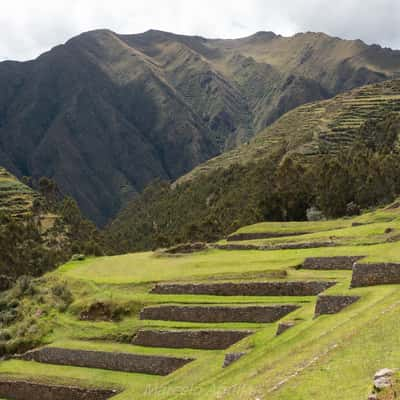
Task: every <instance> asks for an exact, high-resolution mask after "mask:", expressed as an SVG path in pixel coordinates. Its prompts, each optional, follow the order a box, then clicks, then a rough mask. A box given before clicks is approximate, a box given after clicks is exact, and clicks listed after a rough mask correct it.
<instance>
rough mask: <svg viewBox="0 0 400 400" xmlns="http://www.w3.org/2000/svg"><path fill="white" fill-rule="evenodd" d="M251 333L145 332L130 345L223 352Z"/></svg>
mask: <svg viewBox="0 0 400 400" xmlns="http://www.w3.org/2000/svg"><path fill="white" fill-rule="evenodd" d="M253 333H254V332H253V331H232V330H200V329H199V330H168V331H167V330H150V329H149V330H147V329H143V330H140V331H138V332H137V333H136V335H135V336H134V338H133V340H132V344H134V345H137V346H147V347H166V348H175V349H178V348H188V349H189V348H190V349H201V350H225V349H227V348H228V347H230V346H232V345H233V344H235V343H237V342H238V341H240V340H242V339H244V338H245V337H247V336H249V335H251V334H253Z"/></svg>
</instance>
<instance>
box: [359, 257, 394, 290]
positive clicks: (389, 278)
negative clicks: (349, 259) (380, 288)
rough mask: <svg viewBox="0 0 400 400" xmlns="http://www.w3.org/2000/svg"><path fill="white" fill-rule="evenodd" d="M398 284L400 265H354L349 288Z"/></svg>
mask: <svg viewBox="0 0 400 400" xmlns="http://www.w3.org/2000/svg"><path fill="white" fill-rule="evenodd" d="M388 284H400V264H394V263H376V264H358V263H356V264H354V266H353V275H352V279H351V287H362V286H374V285H388Z"/></svg>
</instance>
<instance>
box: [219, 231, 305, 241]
mask: <svg viewBox="0 0 400 400" xmlns="http://www.w3.org/2000/svg"><path fill="white" fill-rule="evenodd" d="M307 233H308V232H282V233H280V232H254V233H236V234H233V235H230V236H228V237H227V239H226V240H227V241H228V242H238V241H241V240H257V239H273V238H280V237H286V236H300V235H305V234H307Z"/></svg>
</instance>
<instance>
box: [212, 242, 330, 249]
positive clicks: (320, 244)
mask: <svg viewBox="0 0 400 400" xmlns="http://www.w3.org/2000/svg"><path fill="white" fill-rule="evenodd" d="M336 246H337V243H334V242H302V243H280V244H270V245H268V244H262V245H256V244H240V243H227V244H214V245H212V246H211V245H210V247H213V248H215V249H219V250H266V251H270V250H302V249H316V248H319V247H336Z"/></svg>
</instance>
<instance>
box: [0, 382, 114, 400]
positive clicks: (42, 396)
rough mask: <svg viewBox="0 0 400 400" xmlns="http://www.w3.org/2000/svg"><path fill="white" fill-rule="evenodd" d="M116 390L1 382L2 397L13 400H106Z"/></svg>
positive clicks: (0, 392) (0, 393) (0, 391)
mask: <svg viewBox="0 0 400 400" xmlns="http://www.w3.org/2000/svg"><path fill="white" fill-rule="evenodd" d="M116 394H117V392H116V391H114V390H101V389H82V388H77V387H73V386H56V385H45V384H39V383H32V382H26V381H13V380H7V381H0V397H4V398H7V399H10V400H11V399H12V400H28V399H29V400H106V399H109V398H110V397H112V396H114V395H116Z"/></svg>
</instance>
